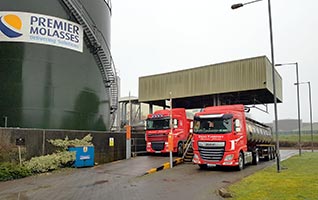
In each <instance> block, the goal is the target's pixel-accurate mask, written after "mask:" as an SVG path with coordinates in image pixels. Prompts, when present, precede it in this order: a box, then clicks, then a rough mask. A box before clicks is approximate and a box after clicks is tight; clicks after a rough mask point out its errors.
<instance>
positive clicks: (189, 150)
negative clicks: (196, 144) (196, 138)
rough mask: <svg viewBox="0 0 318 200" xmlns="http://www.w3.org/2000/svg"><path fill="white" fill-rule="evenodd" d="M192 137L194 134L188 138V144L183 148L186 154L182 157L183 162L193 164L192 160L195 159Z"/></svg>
mask: <svg viewBox="0 0 318 200" xmlns="http://www.w3.org/2000/svg"><path fill="white" fill-rule="evenodd" d="M192 136H193V134H192V133H190V134H189V136H188V139H187V141H186V143H185V144H184V146H183V148H184V151H183V152H184V153H183V156H182V160H183V162H184V163H192V159H193V155H194V154H193V148H192Z"/></svg>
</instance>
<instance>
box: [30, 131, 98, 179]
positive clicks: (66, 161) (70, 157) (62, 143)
mask: <svg viewBox="0 0 318 200" xmlns="http://www.w3.org/2000/svg"><path fill="white" fill-rule="evenodd" d="M91 141H92V136H91V135H90V134H88V135H86V136H85V137H84V138H83V139H81V140H79V139H74V140H69V139H68V137H66V138H65V139H64V140H62V139H55V140H48V142H50V143H51V144H53V145H54V146H56V147H58V149H57V150H56V152H55V153H53V154H50V155H45V156H40V157H34V158H32V159H31V160H30V161H27V162H25V163H24V165H25V166H26V168H27V169H28V170H30V171H32V172H33V173H43V172H48V171H52V170H56V169H58V168H61V167H70V166H72V164H73V163H74V161H75V152H69V151H67V150H68V147H69V146H88V145H92V143H91Z"/></svg>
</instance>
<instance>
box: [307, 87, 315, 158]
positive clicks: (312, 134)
mask: <svg viewBox="0 0 318 200" xmlns="http://www.w3.org/2000/svg"><path fill="white" fill-rule="evenodd" d="M308 89H309V106H310V132H311V152H314V133H313V128H312V104H311V86H310V81H308Z"/></svg>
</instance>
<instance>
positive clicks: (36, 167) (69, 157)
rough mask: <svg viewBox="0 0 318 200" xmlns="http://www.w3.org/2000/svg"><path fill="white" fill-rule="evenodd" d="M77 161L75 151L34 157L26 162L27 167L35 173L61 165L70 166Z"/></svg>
mask: <svg viewBox="0 0 318 200" xmlns="http://www.w3.org/2000/svg"><path fill="white" fill-rule="evenodd" d="M74 161H75V152H68V151H64V152H58V153H53V154H50V155H45V156H40V157H34V158H32V159H31V160H30V161H27V162H25V163H24V165H25V167H26V168H27V169H28V170H30V171H32V172H33V173H43V172H48V171H52V170H56V169H58V168H61V167H70V166H72V164H73V162H74Z"/></svg>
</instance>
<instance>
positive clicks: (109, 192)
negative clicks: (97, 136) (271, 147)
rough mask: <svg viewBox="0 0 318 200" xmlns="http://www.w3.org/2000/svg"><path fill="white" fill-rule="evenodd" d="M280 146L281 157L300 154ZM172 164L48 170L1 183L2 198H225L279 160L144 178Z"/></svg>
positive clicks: (137, 161) (184, 168) (157, 161)
mask: <svg viewBox="0 0 318 200" xmlns="http://www.w3.org/2000/svg"><path fill="white" fill-rule="evenodd" d="M297 153H298V151H297V150H282V151H281V158H282V159H285V158H287V157H289V156H291V155H295V154H297ZM165 162H169V157H163V156H141V157H136V158H132V159H129V160H122V161H117V162H113V163H108V164H104V165H99V166H96V167H93V168H79V169H67V170H61V171H58V172H54V173H49V174H41V175H38V176H33V177H27V178H24V179H20V180H14V181H7V182H1V183H0V199H8V200H15V199H17V200H28V199H30V200H31V199H32V200H37V199H39V200H43V199H45V200H50V199H52V200H53V199H54V200H59V199H61V200H62V199H63V200H65V199H69V200H81V199H83V200H84V199H85V200H87V199H90V200H94V199H96V200H97V199H107V200H120V199H123V200H124V199H125V200H126V199H128V200H137V199H138V200H143V199H145V200H146V199H151V200H162V199H166V200H169V199H174V200H175V199H198V200H205V199H209V200H211V199H213V200H218V199H222V198H221V197H220V196H219V195H218V194H217V192H216V191H217V190H218V189H219V188H221V187H224V186H226V185H228V184H231V183H233V182H236V181H238V180H240V179H242V178H244V177H246V176H248V175H250V174H253V173H254V172H256V171H258V170H260V169H263V168H265V167H267V166H270V165H274V164H275V163H276V161H275V160H274V161H269V162H260V163H259V165H257V166H253V165H250V166H247V167H246V168H245V169H244V170H243V171H234V170H231V169H218V168H212V169H207V170H200V169H199V167H198V166H197V165H193V164H181V165H178V166H176V167H174V168H172V169H166V170H162V171H158V172H156V173H153V174H148V175H145V176H143V174H144V173H145V172H146V171H147V170H149V169H151V168H154V167H158V166H160V165H162V164H163V163H165Z"/></svg>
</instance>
